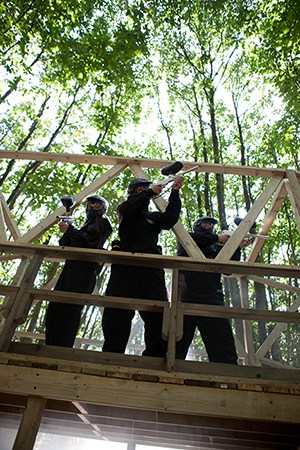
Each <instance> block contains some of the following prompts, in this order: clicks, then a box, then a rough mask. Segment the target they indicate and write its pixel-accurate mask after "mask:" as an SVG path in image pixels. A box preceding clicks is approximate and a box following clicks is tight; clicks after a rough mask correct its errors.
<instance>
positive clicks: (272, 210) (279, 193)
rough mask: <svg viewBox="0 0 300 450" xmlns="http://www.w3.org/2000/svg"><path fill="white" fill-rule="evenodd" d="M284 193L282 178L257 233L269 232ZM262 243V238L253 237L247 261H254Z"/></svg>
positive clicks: (266, 233) (284, 182) (284, 185)
mask: <svg viewBox="0 0 300 450" xmlns="http://www.w3.org/2000/svg"><path fill="white" fill-rule="evenodd" d="M286 194H287V190H286V180H282V182H281V183H280V184H279V186H278V188H277V190H276V193H275V196H274V198H273V200H272V203H271V205H270V207H269V210H268V212H267V214H266V216H265V218H264V220H263V224H262V226H261V228H260V230H259V234H262V235H266V236H267V235H268V234H269V231H270V229H271V227H272V225H273V222H274V220H275V219H276V217H277V214H278V212H279V210H280V207H281V205H282V203H283V201H284V199H285V197H286ZM264 243H265V241H264V239H257V238H256V239H255V241H254V244H253V245H252V247H251V250H250V252H249V255H248V257H247V261H249V262H254V261H255V260H256V258H257V256H258V254H259V252H260V250H261V248H262V247H263V245H264Z"/></svg>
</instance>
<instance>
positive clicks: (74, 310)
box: [46, 215, 112, 347]
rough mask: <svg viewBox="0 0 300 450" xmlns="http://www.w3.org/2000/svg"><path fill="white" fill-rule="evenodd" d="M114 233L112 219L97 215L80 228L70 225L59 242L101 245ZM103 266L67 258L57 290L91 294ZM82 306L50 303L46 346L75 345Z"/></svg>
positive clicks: (80, 245)
mask: <svg viewBox="0 0 300 450" xmlns="http://www.w3.org/2000/svg"><path fill="white" fill-rule="evenodd" d="M111 232H112V228H111V225H110V222H109V220H108V219H107V218H106V217H102V216H100V215H97V216H95V217H92V218H91V219H88V220H87V221H86V222H85V224H84V225H83V226H82V227H81V228H80V229H79V230H78V229H76V228H74V227H73V225H69V228H68V229H67V231H66V233H64V234H63V236H62V237H61V239H60V240H59V245H63V246H67V247H84V248H102V247H103V245H104V243H105V241H106V239H107V238H108V236H109V235H110V234H111ZM100 268H101V267H100V266H99V264H98V263H97V262H89V261H75V260H66V262H65V265H64V267H63V270H62V272H61V274H60V276H59V279H58V281H57V283H56V285H55V288H54V290H57V291H69V292H82V293H85V294H91V293H92V292H93V290H94V287H95V283H96V276H97V274H98V273H99V270H100ZM82 309H83V305H75V304H74V305H73V304H69V303H54V302H51V303H50V304H49V306H48V309H47V313H46V345H56V346H60V347H73V344H74V340H75V337H76V334H77V330H78V328H79V325H80V318H81V311H82Z"/></svg>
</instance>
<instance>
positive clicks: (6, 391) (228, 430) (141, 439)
mask: <svg viewBox="0 0 300 450" xmlns="http://www.w3.org/2000/svg"><path fill="white" fill-rule="evenodd" d="M0 385H1V392H2V394H1V397H0V398H1V400H0V419H1V422H2V421H3V423H5V424H6V427H8V428H17V427H18V421H19V420H20V418H21V416H22V414H23V412H24V408H26V407H27V410H28V414H29V415H30V416H31V414H32V411H33V410H34V411H36V410H37V407H38V406H37V405H39V404H40V403H39V402H41V401H42V400H41V399H47V401H46V403H45V406H44V405H43V409H44V411H43V417H42V420H41V424H40V431H42V432H45V433H49V432H50V433H51V432H52V433H53V432H54V431H55V434H60V433H61V434H65V435H66V434H69V435H72V436H79V437H89V438H91V437H93V438H95V439H108V440H112V441H114V440H115V441H121V442H122V441H126V442H132V443H140V444H148V445H165V446H166V447H169V446H170V448H172V447H174V448H180V449H185V448H187V449H199V450H200V449H201V450H202V449H208V448H215V449H224V450H237V449H240V450H250V449H270V450H271V449H272V450H277V449H278V450H280V449H282V450H289V449H290V450H296V449H297V448H298V445H300V427H299V416H300V377H299V371H297V370H292V369H291V370H282V369H274V368H272V369H269V368H262V367H248V366H237V367H235V366H230V365H228V364H213V363H210V364H208V363H198V362H188V361H176V364H175V371H174V372H172V373H169V372H167V371H166V361H165V360H163V359H159V358H149V357H148V358H147V357H135V356H130V355H115V354H109V353H102V352H92V351H83V350H77V349H73V350H70V349H60V348H56V347H45V346H40V345H30V344H18V343H12V344H11V346H10V348H9V350H8V352H7V353H1V354H0ZM29 400H30V401H29ZM25 411H26V409H25ZM24 436H25V437H26V438H28V429H27V431H25V430H23V433H22V429H21V432H20V438H19V439H20V441H22V442H23V441H24V439H25V437H24ZM212 445H213V447H212ZM14 448H22V449H27V448H30V447H29V446H28V447H18V446H15V447H14Z"/></svg>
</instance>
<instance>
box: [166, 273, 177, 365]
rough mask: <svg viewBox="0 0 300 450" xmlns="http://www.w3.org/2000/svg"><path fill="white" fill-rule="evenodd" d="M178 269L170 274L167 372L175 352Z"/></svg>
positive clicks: (173, 360) (173, 361) (173, 359)
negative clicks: (170, 291)
mask: <svg viewBox="0 0 300 450" xmlns="http://www.w3.org/2000/svg"><path fill="white" fill-rule="evenodd" d="M178 273H179V272H178V269H174V270H173V272H172V293H171V308H170V320H169V337H168V353H167V371H168V372H172V371H173V370H174V363H175V351H176V334H177V331H176V328H177V307H178Z"/></svg>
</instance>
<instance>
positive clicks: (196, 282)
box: [176, 229, 240, 364]
mask: <svg viewBox="0 0 300 450" xmlns="http://www.w3.org/2000/svg"><path fill="white" fill-rule="evenodd" d="M190 235H191V236H192V238H193V239H194V241H195V242H196V244H197V245H198V247H199V248H200V249H201V250H202V252H203V253H204V255H205V256H206V257H207V258H215V257H216V255H217V254H218V253H219V252H220V250H221V248H222V247H221V245H219V244H218V243H217V242H218V235H217V234H215V233H212V232H211V231H210V230H204V229H203V232H199V233H198V232H197V233H190ZM178 255H179V256H187V253H186V252H185V250H184V249H183V247H182V246H181V245H179V246H178ZM232 259H234V260H239V259H240V249H239V248H238V249H237V250H236V252H235V253H234V255H233V257H232ZM180 277H183V280H182V283H180V290H179V292H180V299H181V301H182V302H189V303H199V304H208V305H220V306H224V296H223V290H222V283H221V274H220V273H210V272H192V271H182V272H181V273H180ZM197 327H198V329H199V331H200V333H201V337H202V339H203V342H204V345H205V348H206V351H207V355H208V358H209V361H210V362H222V363H231V364H237V353H236V349H235V344H234V338H233V334H232V329H231V325H230V322H229V320H228V319H225V318H214V317H201V316H188V315H185V316H184V327H183V330H184V331H183V337H182V339H181V340H180V341H179V342H177V345H176V358H178V359H185V357H186V355H187V353H188V349H189V346H190V345H191V343H192V341H193V337H194V333H195V330H196V328H197Z"/></svg>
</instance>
